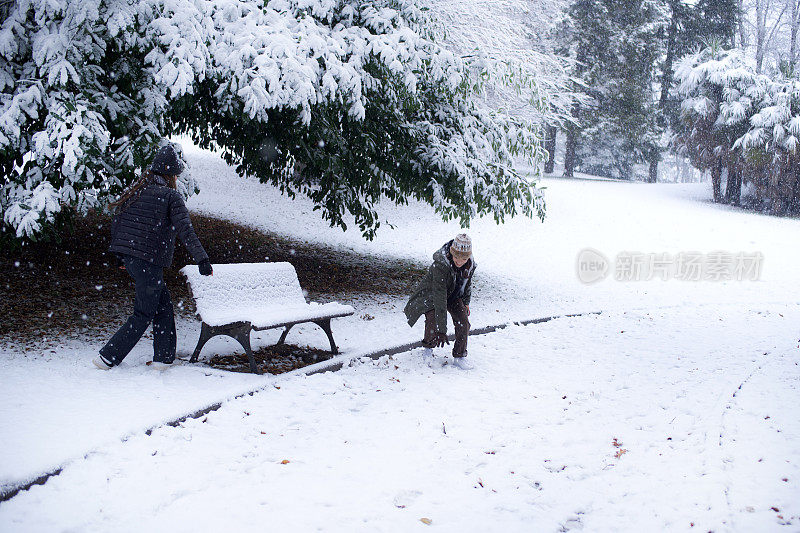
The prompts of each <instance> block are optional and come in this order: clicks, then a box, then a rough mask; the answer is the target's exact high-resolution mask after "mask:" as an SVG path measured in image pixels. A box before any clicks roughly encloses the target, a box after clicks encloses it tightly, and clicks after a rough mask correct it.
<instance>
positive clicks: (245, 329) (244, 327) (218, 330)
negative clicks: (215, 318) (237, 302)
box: [189, 322, 261, 374]
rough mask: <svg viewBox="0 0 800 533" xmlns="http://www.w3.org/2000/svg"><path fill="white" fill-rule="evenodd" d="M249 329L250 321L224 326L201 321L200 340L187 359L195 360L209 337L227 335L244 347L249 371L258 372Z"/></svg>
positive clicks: (193, 361)
mask: <svg viewBox="0 0 800 533" xmlns="http://www.w3.org/2000/svg"><path fill="white" fill-rule="evenodd" d="M250 329H251V327H250V322H239V323H236V324H228V325H226V326H209V325H208V324H206V323H205V322H203V327H202V329H201V330H200V340H198V341H197V347H196V348H195V349H194V353H193V354H192V357H191V359H189V362H191V363H196V362H197V358H198V356H199V355H200V351H201V350H202V349H203V346H205V344H206V343H207V342H208V341H209V339H211V338H212V337H216V336H217V335H227V336H228V337H230V338H232V339H233V340H235V341H236V342H238V343H239V344H241V345H242V348H244V352H245V353H246V354H247V361H248V362H249V363H250V371H251V372H253V373H254V374H260V373H261V371H260V370H259V369H258V365H256V360H255V358H254V357H253V350H252V348H251V347H250Z"/></svg>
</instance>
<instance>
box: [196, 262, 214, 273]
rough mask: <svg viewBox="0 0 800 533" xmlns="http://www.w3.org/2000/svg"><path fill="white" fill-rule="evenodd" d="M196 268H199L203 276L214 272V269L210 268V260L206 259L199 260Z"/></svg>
mask: <svg viewBox="0 0 800 533" xmlns="http://www.w3.org/2000/svg"><path fill="white" fill-rule="evenodd" d="M197 268H198V269H199V270H200V274H202V275H203V276H211V275H213V274H214V269H212V268H211V261H209V260H208V259H206V260H204V261H200V264H199V265H197Z"/></svg>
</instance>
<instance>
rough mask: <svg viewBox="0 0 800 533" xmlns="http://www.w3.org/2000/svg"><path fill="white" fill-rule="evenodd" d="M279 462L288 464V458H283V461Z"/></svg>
mask: <svg viewBox="0 0 800 533" xmlns="http://www.w3.org/2000/svg"><path fill="white" fill-rule="evenodd" d="M281 464H282V465H288V464H289V459H284V460H283V461H281Z"/></svg>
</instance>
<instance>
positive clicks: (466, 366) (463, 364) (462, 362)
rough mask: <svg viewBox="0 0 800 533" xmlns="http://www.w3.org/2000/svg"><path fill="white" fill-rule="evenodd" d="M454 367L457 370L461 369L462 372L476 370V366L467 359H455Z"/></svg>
mask: <svg viewBox="0 0 800 533" xmlns="http://www.w3.org/2000/svg"><path fill="white" fill-rule="evenodd" d="M453 366H454V367H456V368H460V369H461V370H472V369H473V368H475V365H473V364H472V363H470V362H469V361H467V358H466V357H454V358H453Z"/></svg>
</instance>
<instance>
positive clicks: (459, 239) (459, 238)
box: [450, 233, 472, 259]
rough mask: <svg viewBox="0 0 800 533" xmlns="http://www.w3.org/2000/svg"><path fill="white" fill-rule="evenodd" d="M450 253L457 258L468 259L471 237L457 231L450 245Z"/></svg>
mask: <svg viewBox="0 0 800 533" xmlns="http://www.w3.org/2000/svg"><path fill="white" fill-rule="evenodd" d="M450 255H452V256H453V257H458V258H459V259H469V258H470V256H471V255H472V239H470V238H469V235H467V234H466V233H459V234H458V235H456V238H455V239H453V244H451V245H450Z"/></svg>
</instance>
